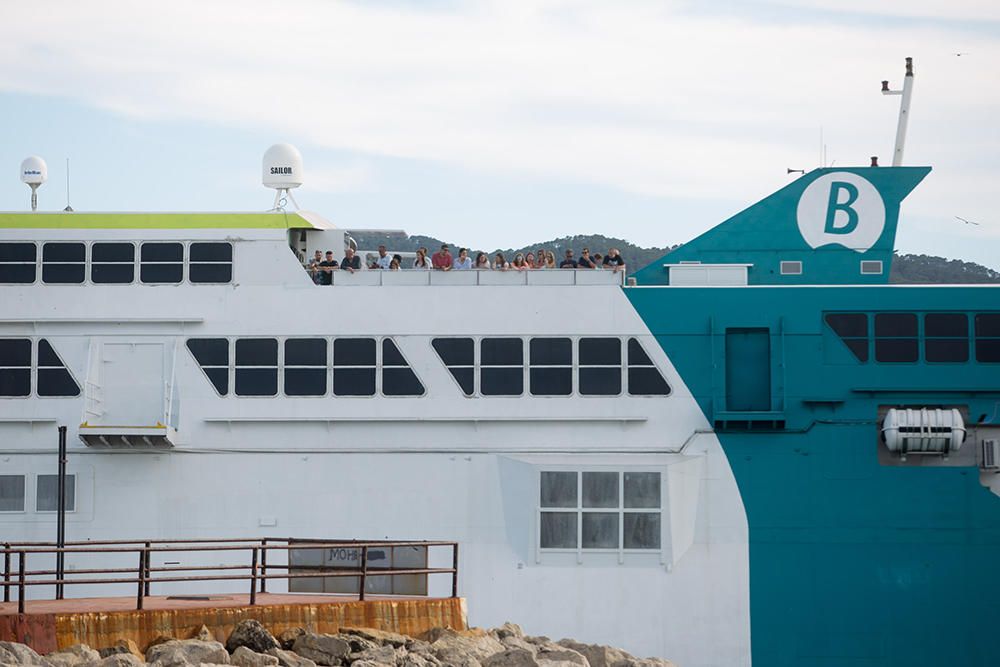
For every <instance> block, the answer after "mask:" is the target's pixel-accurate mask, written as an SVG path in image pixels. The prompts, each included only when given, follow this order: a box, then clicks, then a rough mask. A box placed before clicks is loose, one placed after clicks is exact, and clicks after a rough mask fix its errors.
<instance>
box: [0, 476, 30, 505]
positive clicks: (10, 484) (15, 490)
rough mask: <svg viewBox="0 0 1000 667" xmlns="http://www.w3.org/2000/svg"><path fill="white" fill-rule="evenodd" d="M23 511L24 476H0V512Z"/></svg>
mask: <svg viewBox="0 0 1000 667" xmlns="http://www.w3.org/2000/svg"><path fill="white" fill-rule="evenodd" d="M23 511H24V475H0V512H23Z"/></svg>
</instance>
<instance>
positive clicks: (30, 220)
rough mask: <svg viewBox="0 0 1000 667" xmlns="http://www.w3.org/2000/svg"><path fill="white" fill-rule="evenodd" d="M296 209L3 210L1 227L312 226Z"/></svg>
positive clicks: (294, 227) (295, 227)
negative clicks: (160, 210)
mask: <svg viewBox="0 0 1000 667" xmlns="http://www.w3.org/2000/svg"><path fill="white" fill-rule="evenodd" d="M314 227H315V226H314V225H313V224H312V223H311V222H309V221H308V220H306V219H305V218H303V217H302V216H300V215H297V214H295V213H61V212H60V213H0V229H300V228H306V229H313V228H314Z"/></svg>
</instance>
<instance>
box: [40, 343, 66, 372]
mask: <svg viewBox="0 0 1000 667" xmlns="http://www.w3.org/2000/svg"><path fill="white" fill-rule="evenodd" d="M38 365H39V366H55V367H59V366H62V365H63V362H62V360H61V359H60V358H59V355H58V354H56V351H55V350H53V349H52V346H51V345H50V344H49V341H47V340H45V339H44V338H40V339H39V340H38Z"/></svg>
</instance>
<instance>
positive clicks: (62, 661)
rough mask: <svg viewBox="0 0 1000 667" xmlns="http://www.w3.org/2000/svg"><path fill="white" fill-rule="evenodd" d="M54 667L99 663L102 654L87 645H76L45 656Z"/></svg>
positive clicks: (73, 666)
mask: <svg viewBox="0 0 1000 667" xmlns="http://www.w3.org/2000/svg"><path fill="white" fill-rule="evenodd" d="M45 659H46V660H48V661H49V664H51V665H53V667H75V666H76V665H80V664H85V663H92V662H98V661H99V660H100V659H101V654H100V653H98V652H97V651H95V650H94V649H92V648H90V647H89V646H87V645H86V644H74V645H73V646H70V647H69V648H64V649H62V650H60V651H53V652H52V653H49V654H48V655H47V656H45Z"/></svg>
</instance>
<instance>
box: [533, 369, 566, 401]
mask: <svg viewBox="0 0 1000 667" xmlns="http://www.w3.org/2000/svg"><path fill="white" fill-rule="evenodd" d="M528 379H529V381H530V383H531V393H532V394H534V395H535V396H568V395H570V394H572V393H573V368H572V367H571V366H567V367H565V368H556V367H550V368H531V369H530V370H529V371H528Z"/></svg>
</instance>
